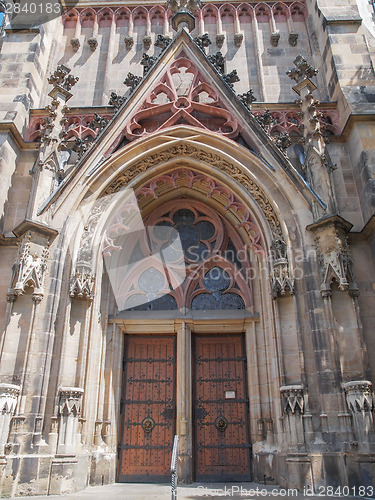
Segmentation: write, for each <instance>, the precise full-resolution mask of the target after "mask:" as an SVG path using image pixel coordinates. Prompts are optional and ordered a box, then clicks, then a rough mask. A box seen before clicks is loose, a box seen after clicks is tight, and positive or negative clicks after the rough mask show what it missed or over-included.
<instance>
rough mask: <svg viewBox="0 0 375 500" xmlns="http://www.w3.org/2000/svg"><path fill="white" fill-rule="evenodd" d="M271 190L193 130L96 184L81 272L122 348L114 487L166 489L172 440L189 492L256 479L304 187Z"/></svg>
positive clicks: (265, 175)
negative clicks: (278, 305) (87, 272)
mask: <svg viewBox="0 0 375 500" xmlns="http://www.w3.org/2000/svg"><path fill="white" fill-rule="evenodd" d="M205 135H207V137H206V136H205ZM208 136H209V137H208ZM208 139H209V140H208ZM271 159H272V158H271V157H270V158H269V160H271ZM281 175H283V174H281ZM291 175H293V173H292V174H291ZM277 176H280V169H279V170H276V169H274V167H273V166H272V165H271V164H270V163H268V162H266V161H265V160H263V159H261V158H260V157H259V156H258V155H255V154H254V153H253V152H252V151H249V149H246V148H244V147H242V146H238V145H236V144H234V143H233V142H232V141H230V139H226V138H223V137H218V136H217V135H215V134H212V133H207V132H204V131H199V133H197V131H196V130H194V129H193V128H191V127H187V126H177V127H174V128H172V129H171V130H170V131H168V133H166V132H165V131H164V132H162V131H159V132H156V133H154V134H153V135H151V136H150V137H149V138H148V139H147V140H143V142H142V143H141V142H139V143H137V141H135V142H133V143H131V144H129V145H128V146H126V147H125V148H123V149H120V150H119V151H116V152H115V153H113V154H112V156H111V157H110V158H108V159H107V160H105V161H104V162H103V163H102V164H101V169H100V170H96V169H95V168H94V169H92V171H91V173H88V177H89V179H90V191H89V193H95V192H100V193H101V194H100V196H99V197H98V198H97V200H96V201H93V202H92V208H91V212H90V214H89V216H88V220H87V223H86V224H85V228H84V229H83V232H82V236H81V237H80V242H79V245H78V247H79V250H78V254H77V257H76V263H77V266H78V265H79V264H80V263H84V265H85V266H86V268H87V269H88V268H90V269H97V271H96V273H95V274H97V278H96V282H97V284H96V286H98V279H99V278H98V273H100V274H99V275H100V276H102V280H101V281H102V283H101V285H100V287H99V288H100V289H101V297H102V298H101V303H102V304H103V303H105V304H107V306H106V307H107V310H108V314H109V323H110V324H112V325H114V326H115V328H117V329H118V331H119V334H120V335H122V336H124V338H125V341H124V344H123V348H122V349H123V353H124V354H123V366H124V371H123V374H122V385H121V390H120V391H121V405H120V406H121V408H120V415H119V417H118V418H119V429H120V431H119V435H118V442H119V459H118V464H117V478H118V480H119V481H128V482H131V481H144V482H151V481H155V482H156V481H161V482H163V481H166V480H167V478H168V474H169V470H168V467H169V458H170V453H171V449H172V443H173V435H174V434H175V433H176V434H178V435H179V437H180V461H179V477H180V478H181V480H183V481H186V482H191V481H192V480H199V481H214V480H220V481H248V480H250V478H251V477H252V473H253V472H254V474H255V477H258V476H259V472H258V471H257V468H258V467H259V460H263V459H262V458H259V457H257V458H256V461H257V463H255V462H254V460H255V458H254V457H255V455H254V452H253V451H252V444H255V443H256V442H257V441H259V439H262V436H260V431H259V425H260V424H259V422H260V421H262V422H263V421H264V420H263V418H264V415H268V420H269V421H270V422H271V420H272V422H274V421H276V420H275V419H276V418H277V417H276V416H277V415H280V414H281V408H280V403H279V393H278V390H279V387H280V386H282V382H281V380H279V382H278V383H276V384H275V383H274V381H275V380H277V379H278V377H279V376H280V374H279V370H278V367H277V366H271V365H269V364H268V363H267V362H266V358H265V356H266V355H267V354H266V353H267V352H268V355H270V356H272V357H273V358H274V359H277V356H278V354H277V352H276V350H277V347H276V346H275V345H274V343H273V341H272V335H273V333H272V332H273V331H274V322H275V321H277V313H275V305H274V302H273V301H272V296H271V293H270V292H271V288H272V293H273V294H274V295H275V296H276V295H277V294H278V293H282V294H286V295H288V299H287V300H288V306H287V310H288V311H289V313H290V315H293V308H294V306H293V302H292V300H293V299H292V297H291V296H289V294H288V293H286V292H289V291H290V292H291V293H293V283H292V281H293V280H292V279H289V267H288V266H289V261H288V258H289V257H288V255H287V248H286V243H285V242H286V241H288V240H289V235H288V233H287V232H286V227H287V225H286V223H285V221H282V220H281V217H280V212H281V207H284V208H285V207H286V206H288V204H292V203H294V202H295V199H293V201H288V196H289V195H290V191H291V190H292V192H294V193H295V192H296V187H295V183H296V182H297V184H298V182H299V181H298V179H297V180H296V179H294V180H293V181H292V182H291V183H290V184H288V185H286V187H285V186H284V187H285V189H284V187H283V188H282V189H281V188H280V189H278V190H277V191H276V190H275V189H273V188H272V187H270V186H271V185H272V183H271V181H270V179H271V178H272V177H277ZM283 179H285V177H283ZM272 182H273V183H276V180H275V179H274V180H273V181H272ZM265 186H267V188H265ZM288 186H289V187H288ZM290 186H292V188H291V187H290ZM301 187H302V188H303V185H299V188H301ZM266 189H267V190H268V192H269V193H272V195H273V198H272V197H271V196H270V195H269V194H268V193H267V190H266ZM288 190H289V193H288V196H286V195H285V192H284V191H288ZM306 192H307V191H306V190H305V191H303V190H302V196H301V199H303V198H304V197H306ZM310 195H311V193H308V192H307V196H310ZM298 196H300V193H299V194H298ZM297 199H298V198H297ZM304 203H306V199H305V201H304ZM292 213H293V212H292V210H285V217H286V218H288V217H289V218H290V220H292V219H291V217H292V216H291V214H292ZM290 227H296V224H295V222H292V223H291V224H290ZM293 237H294V238H298V237H299V236H298V232H295V233H294V234H293ZM271 254H272V255H273V257H272V258H270V256H272V255H271ZM102 255H103V262H104V264H100V262H102V260H101V259H102ZM272 259H276V261H277V262H278V265H279V267H278V268H277V269H279V270H280V271H279V274H273V276H274V278H273V279H274V281H272V282H271V281H270V275H272V272H273V264H272ZM276 261H275V262H276ZM280 266H281V267H280ZM78 285H79V286H78ZM79 287H80V288H82V289H83V288H84V287H82V283H80V284H78V283H77V289H78V288H79ZM103 297H104V299H103ZM289 299H290V300H289ZM95 300H97V299H96V298H95V297H94V301H95ZM290 331H291V332H292V334H291V335H292V336H294V337H293V338H296V337H295V336H296V331H295V325H293V324H291V325H290ZM294 343H295V347H294V348H293V349H294V350H295V351H296V352H295V353H294V352H293V353H292V354H291V357H290V359H293V360H294V361H296V362H297V364H298V342H297V340H295V342H294ZM258 356H261V358H262V360H260V361H259V360H258V359H257V358H258ZM294 369H295V371H297V372H298V366H297V365H296V364H294ZM297 376H298V375H297ZM261 380H263V381H266V382H265V388H266V389H265V390H266V392H267V393H268V397H267V398H266V399H263V401H264V403H263V407H261V405H260V404H259V401H260V398H261V396H260V395H261V392H262V391H264V388H263V389H261V385H262V383H261ZM275 391H276V396H275ZM263 398H264V395H263ZM275 401H276V402H275ZM269 425H271V424H269ZM263 432H264V431H263V430H261V433H263ZM257 464H258V465H257ZM265 467H267V466H266V465H264V464H261V466H260V470H264V468H265Z"/></svg>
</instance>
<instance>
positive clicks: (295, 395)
mask: <svg viewBox="0 0 375 500" xmlns="http://www.w3.org/2000/svg"><path fill="white" fill-rule="evenodd" d="M280 394H281V397H282V400H283V411H284V413H286V414H292V415H294V414H295V413H300V414H303V412H304V405H305V403H304V397H303V387H302V385H284V386H282V387H280Z"/></svg>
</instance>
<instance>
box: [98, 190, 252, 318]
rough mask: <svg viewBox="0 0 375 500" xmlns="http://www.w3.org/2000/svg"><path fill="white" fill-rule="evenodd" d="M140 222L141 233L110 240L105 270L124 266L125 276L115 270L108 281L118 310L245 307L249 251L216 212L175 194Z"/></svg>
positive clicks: (248, 300) (248, 297)
mask: <svg viewBox="0 0 375 500" xmlns="http://www.w3.org/2000/svg"><path fill="white" fill-rule="evenodd" d="M120 224H121V223H120ZM144 224H145V231H139V232H132V233H131V234H129V235H127V236H126V237H125V238H123V237H122V239H121V238H120V239H117V240H116V239H115V240H111V241H112V244H111V248H112V251H111V255H110V257H109V259H110V260H111V262H109V261H108V257H107V269H108V268H112V269H113V268H116V269H119V270H120V269H124V268H125V267H126V276H125V275H123V276H121V271H119V272H117V275H116V283H114V282H113V280H111V281H112V288H113V291H114V294H115V296H116V297H118V298H120V299H119V300H117V303H118V308H119V309H120V310H132V311H136V310H143V311H145V310H176V309H181V308H188V309H192V310H220V309H223V310H227V309H245V308H247V307H250V306H251V303H252V294H251V281H250V276H251V273H250V272H249V271H250V269H251V266H250V256H249V249H248V248H247V247H246V245H244V243H243V242H242V240H241V238H240V236H239V234H238V232H237V231H236V229H235V228H234V227H233V226H232V225H231V224H229V222H228V221H227V220H226V219H225V218H224V217H223V216H222V215H220V214H218V213H217V212H216V211H215V210H213V209H212V208H210V207H208V206H207V205H206V204H204V203H202V202H200V201H197V200H193V199H189V198H185V199H184V198H181V199H179V200H176V201H171V202H168V203H166V204H164V205H163V206H161V207H159V208H157V209H156V210H154V211H153V212H152V213H151V214H150V215H149V216H147V217H146V218H145V220H144ZM118 225H119V221H118V219H117V220H116V221H115V222H113V227H116V228H118ZM110 232H111V229H109V231H108V233H110ZM176 235H178V238H176ZM177 240H178V241H177ZM113 250H114V251H113ZM124 266H125V267H124Z"/></svg>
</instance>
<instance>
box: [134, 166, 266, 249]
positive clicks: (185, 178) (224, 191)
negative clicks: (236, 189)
mask: <svg viewBox="0 0 375 500" xmlns="http://www.w3.org/2000/svg"><path fill="white" fill-rule="evenodd" d="M166 187H169V189H175V188H180V187H189V188H193V189H196V190H197V191H199V192H201V193H204V194H205V195H206V196H207V197H208V198H215V200H216V201H219V202H220V203H222V204H223V205H224V209H225V211H226V212H230V211H232V212H233V213H234V214H235V217H236V219H237V220H238V224H237V227H243V228H245V230H246V231H247V234H248V236H249V239H250V241H251V243H250V245H251V247H252V248H253V250H255V251H256V252H263V251H264V248H263V244H262V241H261V232H260V230H259V228H258V227H257V225H256V224H255V222H254V221H253V220H252V218H251V216H250V212H249V210H248V209H247V208H246V206H245V205H244V204H243V203H242V202H241V201H240V200H239V199H238V198H237V197H236V196H235V195H234V194H233V193H232V192H231V191H230V189H228V188H227V187H225V186H223V185H222V184H220V183H218V182H217V181H216V180H214V179H212V178H211V177H209V176H206V175H202V174H200V173H198V172H195V171H194V170H190V169H189V170H188V169H184V168H182V169H177V170H175V171H173V172H170V173H168V174H164V175H162V176H160V177H157V178H156V179H154V180H153V181H151V182H150V183H149V184H147V185H146V186H142V187H141V188H139V189H137V191H136V196H137V199H138V200H139V204H140V206H141V207H142V208H143V207H144V206H146V205H147V202H148V203H149V202H151V201H152V200H153V199H156V198H158V197H159V196H160V195H161V194H162V193H163V192H166Z"/></svg>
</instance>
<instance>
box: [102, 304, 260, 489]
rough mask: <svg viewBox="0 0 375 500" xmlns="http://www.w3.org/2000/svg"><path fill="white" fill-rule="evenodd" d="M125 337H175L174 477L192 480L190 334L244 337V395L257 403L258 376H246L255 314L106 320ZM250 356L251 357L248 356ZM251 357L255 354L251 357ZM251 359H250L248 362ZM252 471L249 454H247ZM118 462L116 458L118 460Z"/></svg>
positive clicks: (253, 418)
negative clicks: (176, 446)
mask: <svg viewBox="0 0 375 500" xmlns="http://www.w3.org/2000/svg"><path fill="white" fill-rule="evenodd" d="M109 321H110V323H116V324H117V325H118V327H119V328H120V329H121V330H122V331H123V332H124V333H126V334H132V335H136V334H139V335H145V334H146V335H150V334H155V335H163V334H164V335H165V334H176V335H177V356H176V434H178V436H179V462H178V477H179V479H180V480H181V481H182V482H185V483H192V482H193V480H194V463H193V455H194V450H193V444H194V441H193V425H192V424H193V421H192V419H193V401H192V382H193V378H192V377H193V374H192V348H193V343H192V334H217V335H220V334H227V333H228V332H229V333H233V334H235V333H242V334H244V336H245V346H246V347H245V351H246V352H245V354H246V358H247V362H246V363H247V393H248V397H249V407H250V409H251V410H252V408H251V401H252V400H255V401H259V386H258V377H257V376H254V377H252V378H251V377H250V373H251V371H250V368H251V366H250V363H251V365H252V366H254V358H253V353H254V351H255V350H254V346H255V344H256V339H255V337H256V331H257V329H258V328H259V325H260V318H259V315H258V314H253V313H251V312H249V311H247V310H238V311H235V310H233V311H187V312H186V313H185V314H183V313H180V312H179V311H160V312H156V311H155V312H154V311H147V312H138V311H131V312H123V313H121V314H120V315H117V316H116V317H111V318H109ZM250 354H251V356H250ZM254 355H255V354H254ZM250 358H251V359H250ZM252 413H253V412H252V411H251V413H250V415H249V420H248V422H249V435H250V439H251V436H255V435H256V426H257V420H258V418H259V417H257V413H258V412H257V410H256V411H255V412H254V413H253V414H252ZM250 455H251V456H250V467H251V474H252V473H253V470H252V460H251V457H252V453H251V454H250ZM118 462H119V459H118Z"/></svg>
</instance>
